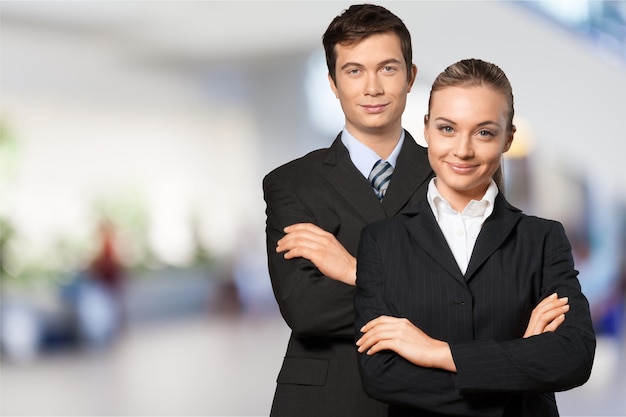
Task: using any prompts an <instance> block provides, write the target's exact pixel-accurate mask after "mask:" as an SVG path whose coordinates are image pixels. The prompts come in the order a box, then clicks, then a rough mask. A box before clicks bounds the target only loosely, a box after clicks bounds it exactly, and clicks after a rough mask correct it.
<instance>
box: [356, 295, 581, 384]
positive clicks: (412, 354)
mask: <svg viewBox="0 0 626 417" xmlns="http://www.w3.org/2000/svg"><path fill="white" fill-rule="evenodd" d="M567 302H568V299H567V297H561V298H559V297H558V296H557V294H556V293H555V294H552V295H550V296H548V297H546V298H545V299H543V300H542V301H541V302H540V303H539V304H538V305H537V307H535V308H534V310H533V311H532V314H531V317H530V321H529V323H528V327H527V328H526V332H525V333H524V338H528V337H530V336H536V335H539V334H542V333H545V332H553V331H555V330H556V329H557V328H558V327H559V326H560V325H561V323H563V321H564V320H565V313H567V311H569V304H568V303H567ZM361 332H362V333H363V336H362V337H361V338H360V339H359V340H357V342H356V344H357V346H358V351H359V353H366V354H367V355H373V354H375V353H376V352H380V351H381V350H392V351H394V352H396V353H397V354H398V355H400V356H402V357H403V358H405V359H406V360H408V361H409V362H411V363H413V364H414V365H418V366H422V367H425V368H439V369H444V370H447V371H450V372H456V365H455V363H454V360H453V358H452V352H451V351H450V346H449V345H448V343H446V342H444V341H442V340H437V339H434V338H432V337H430V336H428V335H427V334H426V333H424V332H423V331H422V330H421V329H420V328H418V327H417V326H415V325H414V324H413V323H411V322H410V321H409V320H407V319H404V318H396V317H390V316H380V317H378V318H376V319H374V320H372V321H370V322H368V323H367V324H366V325H365V326H363V327H362V328H361Z"/></svg>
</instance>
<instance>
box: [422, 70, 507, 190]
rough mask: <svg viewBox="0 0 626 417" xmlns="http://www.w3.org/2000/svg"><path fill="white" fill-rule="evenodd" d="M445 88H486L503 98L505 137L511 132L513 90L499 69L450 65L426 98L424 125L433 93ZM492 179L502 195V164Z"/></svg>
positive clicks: (437, 79) (436, 80)
mask: <svg viewBox="0 0 626 417" xmlns="http://www.w3.org/2000/svg"><path fill="white" fill-rule="evenodd" d="M446 87H487V88H491V89H492V90H494V91H495V92H497V93H500V94H502V95H503V96H504V98H505V99H506V101H507V105H508V107H509V109H508V110H509V114H508V118H507V124H506V134H507V136H508V135H510V134H511V132H512V131H513V116H514V112H515V110H514V107H513V88H512V87H511V83H510V82H509V79H508V78H507V76H506V74H505V73H504V71H502V69H501V68H500V67H498V66H497V65H495V64H492V63H490V62H486V61H483V60H480V59H463V60H461V61H459V62H457V63H455V64H452V65H450V66H449V67H448V68H446V69H445V70H443V72H442V73H441V74H439V75H438V76H437V78H435V81H434V82H433V85H432V87H431V89H430V97H429V98H428V114H427V115H426V116H424V123H427V122H428V119H429V117H430V116H429V115H430V106H431V101H432V97H433V93H434V92H435V91H439V90H443V89H444V88H446ZM493 179H494V181H495V182H496V184H497V185H498V189H499V190H500V192H502V193H504V175H503V173H502V164H500V166H499V167H498V170H497V171H496V172H495V173H494V174H493Z"/></svg>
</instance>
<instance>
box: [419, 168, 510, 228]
mask: <svg viewBox="0 0 626 417" xmlns="http://www.w3.org/2000/svg"><path fill="white" fill-rule="evenodd" d="M436 179H437V178H432V179H431V180H430V183H429V184H428V191H427V193H426V198H427V199H428V204H429V205H430V208H431V210H432V211H433V214H434V215H435V219H436V220H437V222H439V216H440V215H441V213H444V212H447V213H457V212H456V211H455V210H454V209H453V208H452V207H451V206H450V204H449V203H448V201H447V200H446V199H445V198H444V197H443V196H442V195H441V193H440V192H439V190H438V189H437V184H436ZM497 195H498V186H497V185H496V183H495V181H494V180H493V179H492V180H491V182H490V183H489V187H488V188H487V191H486V192H485V195H483V198H482V199H481V200H480V201H476V200H472V201H470V202H469V203H468V204H467V206H465V208H464V209H463V211H462V212H461V215H463V216H466V217H475V216H482V218H483V220H484V219H486V218H487V217H489V216H490V215H491V213H493V205H494V203H495V200H496V196H497Z"/></svg>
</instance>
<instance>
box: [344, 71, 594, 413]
mask: <svg viewBox="0 0 626 417" xmlns="http://www.w3.org/2000/svg"><path fill="white" fill-rule="evenodd" d="M513 113H514V111H513V94H512V90H511V86H510V83H509V81H508V79H507V77H506V75H505V74H504V73H503V72H502V70H501V69H500V68H498V67H497V66H495V65H493V64H490V63H487V62H484V61H481V60H476V59H469V60H463V61H460V62H458V63H456V64H453V65H451V66H450V67H448V68H447V69H446V70H445V71H444V72H442V73H441V74H440V75H439V76H438V77H437V79H436V80H435V82H434V84H433V87H432V90H431V94H430V100H429V105H428V114H427V115H426V116H425V118H424V121H425V128H424V134H425V139H426V141H427V143H428V157H429V162H430V164H431V166H432V168H433V170H434V172H435V174H436V177H435V178H433V179H432V180H431V183H430V184H429V189H428V194H427V197H426V198H425V199H423V200H422V202H421V203H420V204H418V205H417V206H416V207H415V209H414V210H413V211H412V212H410V213H407V214H405V215H403V216H400V217H398V218H395V219H391V220H386V221H383V222H379V223H375V224H373V225H370V226H368V227H366V228H365V229H364V230H363V233H362V237H361V241H360V246H359V252H358V256H357V259H358V266H357V292H356V296H355V301H354V302H355V309H356V323H355V326H356V329H357V330H358V331H359V332H360V334H361V337H360V338H359V340H357V346H358V351H359V353H360V354H359V366H360V371H361V377H362V381H363V385H364V388H365V390H366V392H367V393H368V394H369V395H370V396H372V397H374V398H376V399H379V400H381V401H384V402H387V403H389V404H390V405H391V407H390V409H389V415H402V416H409V415H415V416H442V415H444V416H445V415H450V416H452V415H454V416H529V417H537V416H558V415H559V414H558V409H557V406H556V402H555V397H554V392H555V391H562V390H567V389H570V388H573V387H576V386H579V385H582V384H583V383H585V382H586V381H587V379H588V378H589V375H590V372H591V367H592V363H593V357H594V353H595V335H594V332H593V327H592V322H591V317H590V313H589V304H588V302H587V299H586V298H585V296H584V295H583V294H582V292H581V289H580V284H579V282H578V278H577V274H578V272H577V271H576V270H575V269H574V264H573V260H572V255H571V248H570V245H569V242H568V240H567V237H566V235H565V232H564V230H563V227H562V225H561V224H560V223H558V222H555V221H550V220H546V219H540V218H537V217H532V216H528V215H525V214H523V213H522V212H521V211H520V210H518V209H516V208H515V207H513V206H511V205H510V204H509V203H508V202H507V201H506V199H505V198H504V196H503V195H502V193H501V192H500V191H499V190H498V187H497V185H496V182H495V181H494V180H493V178H494V175H495V176H496V178H497V175H498V172H499V167H500V163H501V160H502V154H503V153H504V152H506V151H507V150H508V149H509V147H510V146H511V142H512V141H513V135H514V133H515V127H514V126H513ZM541 300H544V301H543V302H542V303H540V301H541ZM563 302H566V303H567V304H568V305H569V311H567V307H568V306H566V305H563V304H560V303H563ZM538 303H540V305H542V304H547V305H548V306H549V307H548V311H549V312H550V314H549V316H550V319H548V321H545V322H543V324H541V323H540V324H537V321H536V320H535V319H536V317H535V314H533V318H531V312H532V310H533V307H534V306H535V305H537V304H538ZM538 309H539V307H538ZM561 309H562V310H561ZM564 311H567V315H566V317H564V316H563V315H562V314H561V312H564ZM555 318H556V320H554V321H553V319H555ZM529 320H530V322H529ZM540 321H541V320H540ZM544 325H545V326H544ZM357 334H359V333H357Z"/></svg>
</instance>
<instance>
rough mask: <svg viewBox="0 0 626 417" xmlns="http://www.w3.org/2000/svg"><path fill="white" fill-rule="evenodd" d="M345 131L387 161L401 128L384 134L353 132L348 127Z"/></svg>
mask: <svg viewBox="0 0 626 417" xmlns="http://www.w3.org/2000/svg"><path fill="white" fill-rule="evenodd" d="M346 129H347V130H348V132H350V134H351V135H352V136H354V137H355V139H356V140H358V141H359V142H361V143H362V144H364V145H365V146H367V147H368V148H370V149H371V150H373V151H374V152H376V154H377V155H378V156H380V157H381V158H382V159H387V158H388V157H389V155H390V154H391V152H393V150H394V149H395V147H396V145H397V144H398V141H399V140H400V135H401V133H402V127H399V128H397V129H394V130H393V131H386V132H380V131H378V132H367V131H356V132H354V131H353V129H350V128H349V127H346Z"/></svg>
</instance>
